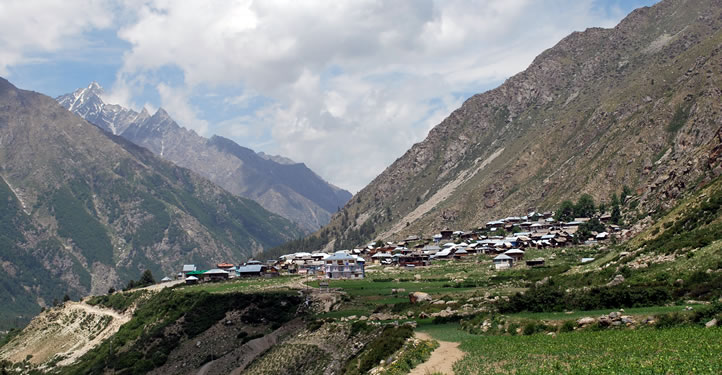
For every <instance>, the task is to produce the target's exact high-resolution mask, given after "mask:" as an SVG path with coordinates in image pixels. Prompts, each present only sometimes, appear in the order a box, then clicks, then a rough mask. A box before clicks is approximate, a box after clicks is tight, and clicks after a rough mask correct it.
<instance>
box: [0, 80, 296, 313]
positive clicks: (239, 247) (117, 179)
mask: <svg viewBox="0 0 722 375" xmlns="http://www.w3.org/2000/svg"><path fill="white" fill-rule="evenodd" d="M0 144H2V147H0V267H1V268H2V271H3V272H0V274H1V276H0V298H1V299H2V300H4V301H11V302H12V303H9V304H6V305H3V306H0V312H1V313H0V317H2V319H0V326H3V327H6V326H8V325H11V324H13V320H14V319H15V317H16V316H19V315H22V316H27V315H28V314H29V313H36V312H37V311H39V310H40V307H41V306H48V305H50V304H51V303H52V301H53V299H60V298H62V297H63V295H64V294H68V295H70V296H71V297H78V296H81V295H86V294H88V293H93V294H96V293H105V292H106V291H107V290H108V288H109V287H116V288H119V287H121V286H123V285H125V283H126V282H127V281H128V280H130V279H135V278H137V277H138V275H140V274H141V272H143V270H145V269H150V270H152V271H153V273H154V274H155V275H156V276H157V277H158V278H161V277H163V276H164V275H169V276H173V275H175V274H176V273H177V272H178V269H179V268H180V266H181V265H182V264H184V263H196V264H199V266H202V267H210V266H213V265H215V264H216V263H219V262H228V261H233V262H240V261H242V260H244V259H247V258H249V257H252V256H253V255H255V254H258V253H260V252H261V251H263V250H264V249H267V248H269V247H272V246H276V245H279V244H281V243H283V242H284V241H287V240H290V239H293V238H296V237H297V236H299V235H301V233H302V232H301V231H300V230H299V229H298V228H297V227H296V226H295V225H294V224H293V223H291V222H290V221H288V220H286V219H284V218H282V217H280V216H277V215H275V214H272V213H270V212H268V211H266V210H265V209H263V208H262V207H261V206H260V205H258V204H257V203H256V202H254V201H252V200H248V199H244V198H238V197H236V196H234V195H232V194H230V193H228V192H226V191H225V190H223V189H221V188H219V187H218V186H216V185H215V184H213V183H211V182H210V181H208V180H206V179H205V178H202V177H201V176H199V175H197V174H195V173H193V172H191V171H189V170H187V169H184V168H180V167H177V166H175V165H173V164H172V163H170V162H167V161H164V160H162V159H160V158H158V157H156V156H154V155H153V154H152V153H151V152H149V151H148V150H146V149H144V148H142V147H139V146H137V145H135V144H133V143H131V142H129V141H127V140H125V139H124V138H121V137H117V136H114V135H112V134H110V133H108V132H105V131H102V130H101V129H100V128H98V127H97V126H94V125H93V124H90V123H89V122H87V121H85V120H83V119H82V118H80V117H78V116H77V115H75V114H73V113H71V112H69V111H67V110H66V109H64V108H63V107H61V106H60V105H59V104H58V103H57V102H56V101H54V100H53V99H52V98H49V97H46V96H44V95H41V94H38V93H34V92H30V91H24V90H20V89H17V88H16V87H14V86H13V85H12V84H10V83H9V82H8V81H6V80H4V79H0ZM203 265H205V266H203Z"/></svg>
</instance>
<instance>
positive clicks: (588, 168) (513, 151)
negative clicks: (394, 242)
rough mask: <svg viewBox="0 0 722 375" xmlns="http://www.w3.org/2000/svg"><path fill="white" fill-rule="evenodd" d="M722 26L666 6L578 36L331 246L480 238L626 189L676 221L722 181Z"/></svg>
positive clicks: (368, 193) (431, 151) (417, 165)
mask: <svg viewBox="0 0 722 375" xmlns="http://www.w3.org/2000/svg"><path fill="white" fill-rule="evenodd" d="M721 13H722V7H720V6H719V3H718V2H715V1H712V0H702V1H695V2H689V1H681V0H669V1H663V2H660V3H658V4H656V5H654V6H652V7H647V8H641V9H638V10H636V11H634V12H632V13H631V14H630V15H629V16H628V17H626V18H625V19H624V20H623V21H622V22H621V23H620V24H619V25H617V26H616V27H614V28H611V29H601V28H592V29H588V30H586V31H584V32H575V33H572V34H571V35H569V36H567V37H566V38H564V39H562V40H561V41H560V42H559V43H558V44H557V45H556V46H554V47H553V48H550V49H548V50H546V51H545V52H543V53H542V54H541V55H539V56H538V57H537V58H536V59H535V60H534V61H533V62H532V64H531V65H530V66H529V68H527V69H526V70H525V71H523V72H521V73H519V74H517V75H515V76H513V77H511V78H509V79H508V80H506V82H505V83H504V84H502V85H501V86H499V87H498V88H496V89H493V90H490V91H487V92H484V93H481V94H477V95H474V96H472V97H471V98H469V99H468V100H467V101H466V102H464V104H463V105H462V106H461V107H460V108H459V109H457V110H455V111H454V112H453V113H451V114H450V115H449V116H448V117H447V118H446V119H445V120H444V121H442V122H441V123H440V124H438V125H437V126H436V127H434V128H433V129H432V130H431V131H430V132H429V134H428V136H427V137H426V139H424V140H423V141H422V142H420V143H417V144H415V145H414V146H413V147H411V148H410V149H409V150H408V151H407V152H406V153H405V154H404V155H403V156H402V157H400V158H399V159H398V160H396V161H395V162H394V163H393V164H392V165H391V166H389V167H388V168H387V169H386V170H385V171H384V172H383V173H382V174H381V175H379V176H378V177H377V178H375V179H374V180H373V181H372V182H371V183H370V184H369V185H368V186H366V187H365V188H364V189H363V190H361V191H360V192H359V193H358V194H357V195H356V197H355V199H354V200H353V201H352V202H351V203H350V204H349V205H348V206H346V207H345V209H344V211H345V212H346V213H347V215H348V216H349V217H356V216H358V217H364V218H365V220H364V221H363V223H360V222H353V221H351V222H349V221H344V220H342V219H343V218H342V217H341V216H340V215H339V216H336V217H335V218H334V219H333V220H332V221H331V223H330V225H329V227H328V230H327V231H326V232H327V233H332V234H333V235H331V236H329V238H328V241H333V240H339V239H340V240H342V241H338V242H337V243H343V240H345V239H351V238H356V237H358V236H357V234H358V233H359V231H361V225H362V224H363V225H365V226H366V227H365V228H364V229H365V231H364V232H365V233H367V235H366V236H365V237H364V238H363V240H371V239H382V240H385V239H393V238H399V237H401V238H403V237H404V236H406V235H409V234H417V233H430V232H431V231H438V230H439V229H440V228H455V229H468V228H474V227H476V226H478V225H479V224H480V223H484V222H486V221H489V220H491V219H494V218H498V217H504V216H508V215H509V214H510V213H511V212H527V211H526V210H527V209H529V208H536V209H538V210H546V209H552V208H554V207H556V206H557V205H558V203H559V202H560V201H562V200H564V199H572V200H575V199H577V198H578V197H579V196H580V195H581V194H582V193H589V194H591V195H593V196H594V198H595V199H596V200H597V201H599V200H602V199H607V198H608V197H609V195H610V194H611V193H613V192H616V193H619V190H620V189H621V186H623V185H627V186H629V187H630V188H632V190H633V191H635V192H636V195H637V196H638V199H639V207H640V209H654V208H660V209H664V208H668V207H671V206H672V205H673V204H675V202H676V201H677V200H678V198H679V197H680V196H681V194H683V193H684V192H686V191H688V190H689V189H691V188H693V187H694V186H696V185H697V184H698V183H700V181H702V182H704V181H709V180H710V179H711V178H714V177H715V176H717V175H719V174H720V173H722V167H720V163H721V162H722V130H721V129H720V126H719V124H720V122H722V118H721V117H720V113H722V102H720V100H719V97H720V96H722V91H720V89H719V88H718V87H717V84H716V83H715V82H718V81H719V80H720V79H722V73H720V71H719V69H718V66H719V64H720V62H721V61H722V53H720V52H721V51H722V46H720V45H719V43H718V40H719V38H720V36H722V17H720V14H721ZM701 14H704V15H705V16H704V17H700V16H699V15H701ZM652 25H654V26H652ZM368 223H370V224H372V229H373V231H369V230H368ZM407 223H408V224H407ZM334 233H335V234H334ZM339 233H340V234H339Z"/></svg>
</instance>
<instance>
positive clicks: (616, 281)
mask: <svg viewBox="0 0 722 375" xmlns="http://www.w3.org/2000/svg"><path fill="white" fill-rule="evenodd" d="M623 282H624V276H623V275H617V276H614V279H612V281H610V282H608V283H607V286H617V285H619V284H621V283H623Z"/></svg>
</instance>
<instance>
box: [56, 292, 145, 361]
mask: <svg viewBox="0 0 722 375" xmlns="http://www.w3.org/2000/svg"><path fill="white" fill-rule="evenodd" d="M72 308H74V309H76V310H80V311H84V312H85V313H87V314H93V315H98V316H102V315H108V316H110V317H112V318H113V319H112V320H111V321H110V323H109V324H108V326H107V327H105V328H104V329H103V330H102V331H100V332H98V333H97V334H96V335H95V337H94V338H93V339H91V340H88V341H86V342H84V343H83V342H82V341H81V340H78V341H79V342H78V345H77V346H75V347H74V348H73V349H72V351H69V352H68V353H67V355H68V356H67V358H65V359H64V360H62V361H60V362H58V365H59V366H67V365H70V364H72V363H73V362H75V361H76V360H77V359H78V358H80V357H82V356H83V355H84V354H85V353H87V352H88V351H90V350H91V349H93V348H94V347H96V346H98V345H100V343H102V342H103V341H105V340H106V339H107V338H109V337H110V336H113V335H114V334H115V333H116V332H118V330H119V329H120V326H122V325H123V324H125V323H127V322H128V321H130V318H131V317H132V313H130V312H127V313H125V314H119V313H117V312H116V311H115V310H112V309H104V308H99V307H97V306H90V305H87V304H85V303H75V304H73V305H72Z"/></svg>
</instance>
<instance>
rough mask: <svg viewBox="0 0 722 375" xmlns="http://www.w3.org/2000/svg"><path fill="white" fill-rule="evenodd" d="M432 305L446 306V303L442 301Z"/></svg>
mask: <svg viewBox="0 0 722 375" xmlns="http://www.w3.org/2000/svg"><path fill="white" fill-rule="evenodd" d="M432 304H433V305H446V302H444V301H442V300H438V301H434V302H432Z"/></svg>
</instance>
